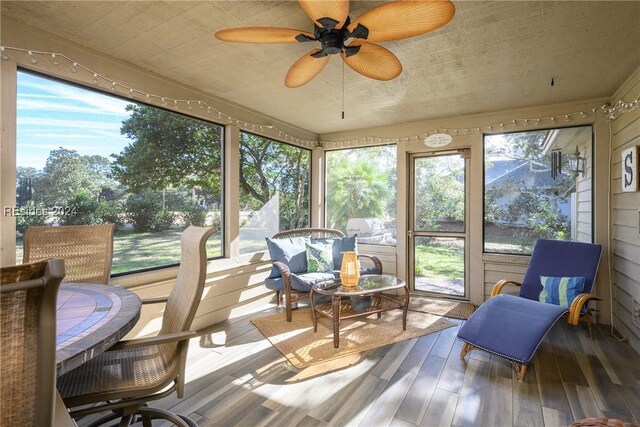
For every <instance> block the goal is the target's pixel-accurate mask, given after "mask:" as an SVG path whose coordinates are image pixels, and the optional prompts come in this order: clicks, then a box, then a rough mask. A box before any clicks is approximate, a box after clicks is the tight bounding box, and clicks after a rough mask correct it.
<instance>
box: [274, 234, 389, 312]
mask: <svg viewBox="0 0 640 427" xmlns="http://www.w3.org/2000/svg"><path fill="white" fill-rule="evenodd" d="M306 243H321V244H324V245H330V246H331V249H332V261H333V269H331V270H329V271H323V272H308V271H307V246H306ZM267 247H268V249H269V254H270V256H271V261H272V262H273V267H272V269H271V274H270V275H269V277H268V278H267V279H265V282H264V283H265V286H266V287H267V288H269V289H272V290H274V291H275V292H276V301H277V304H278V305H280V302H281V300H282V297H284V305H285V309H286V318H287V322H290V321H291V308H292V303H293V302H294V300H295V301H297V300H299V299H300V298H301V297H304V296H308V294H309V291H311V288H312V287H313V285H314V284H316V283H318V282H320V281H324V280H328V279H334V278H338V277H339V275H340V267H341V266H342V252H346V251H357V241H356V236H345V235H344V234H343V233H342V232H341V231H339V230H332V229H327V228H299V229H295V230H287V231H283V232H281V233H278V234H276V235H275V236H273V238H267ZM358 258H366V259H368V260H369V261H370V262H371V263H372V264H373V266H371V267H361V269H360V274H362V275H365V274H382V263H381V262H380V260H379V259H378V258H377V257H375V256H369V255H358Z"/></svg>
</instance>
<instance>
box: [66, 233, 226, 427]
mask: <svg viewBox="0 0 640 427" xmlns="http://www.w3.org/2000/svg"><path fill="white" fill-rule="evenodd" d="M213 231H214V229H213V228H211V227H196V226H190V227H188V228H187V229H186V230H185V231H184V232H183V233H182V236H181V238H180V241H181V248H182V254H181V262H180V267H179V269H178V277H177V278H176V281H175V284H174V285H173V288H172V289H171V293H170V294H169V297H168V298H164V299H161V298H157V299H156V301H155V302H160V300H162V302H165V303H166V305H165V309H164V315H163V318H162V327H161V328H160V332H159V333H158V335H157V336H154V337H148V338H137V339H133V340H128V341H120V342H119V343H117V344H116V345H115V346H113V347H111V348H110V349H109V350H107V351H105V352H104V353H102V354H100V355H98V356H96V357H94V358H93V359H91V360H89V361H88V362H87V363H85V364H83V365H81V366H79V367H78V368H76V369H74V370H72V371H70V372H68V373H66V374H64V375H62V376H61V377H60V378H58V390H59V392H60V395H61V396H62V399H63V400H64V403H65V405H66V406H67V407H69V408H71V416H72V417H73V418H78V417H82V416H85V415H87V414H91V413H100V412H108V411H109V412H110V411H112V412H110V413H108V414H106V415H104V416H103V418H101V419H99V420H97V421H95V422H94V424H92V425H98V424H99V423H105V422H108V421H111V420H114V419H116V418H121V421H120V424H119V425H120V426H128V425H130V424H131V423H134V422H137V421H138V417H137V415H140V417H141V418H142V421H143V423H144V425H145V426H146V425H151V424H150V423H151V420H152V419H155V418H163V419H165V420H169V421H171V422H172V423H174V424H175V425H177V426H183V427H185V426H187V427H188V426H197V424H196V423H194V422H193V421H192V420H190V419H189V418H187V417H185V416H182V415H176V414H173V413H171V412H169V411H165V410H161V409H157V408H151V407H149V406H147V402H150V401H153V400H157V399H161V398H163V397H165V396H169V395H170V394H172V393H173V392H174V391H176V392H177V395H178V398H182V397H183V395H184V381H185V364H186V359H187V350H188V347H189V339H190V338H194V337H196V336H197V333H196V332H193V331H190V330H189V329H190V328H191V323H192V321H193V318H194V317H195V314H196V310H197V309H198V305H199V304H200V299H201V298H202V293H203V290H204V284H205V277H206V270H207V253H206V242H207V239H208V238H209V236H211V234H212V233H213ZM83 405H94V406H90V407H82V408H80V406H83Z"/></svg>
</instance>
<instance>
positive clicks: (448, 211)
mask: <svg viewBox="0 0 640 427" xmlns="http://www.w3.org/2000/svg"><path fill="white" fill-rule="evenodd" d="M421 160H422V159H421ZM415 174H416V177H415V187H416V188H415V191H414V193H415V196H414V197H415V204H416V227H417V228H418V229H419V230H430V231H437V230H441V229H442V227H443V226H445V225H446V223H457V225H458V226H461V224H463V223H464V161H463V160H461V159H460V158H459V157H457V156H455V157H454V156H443V157H434V158H426V159H423V160H422V161H421V162H420V163H419V166H416V171H415ZM445 231H446V230H445Z"/></svg>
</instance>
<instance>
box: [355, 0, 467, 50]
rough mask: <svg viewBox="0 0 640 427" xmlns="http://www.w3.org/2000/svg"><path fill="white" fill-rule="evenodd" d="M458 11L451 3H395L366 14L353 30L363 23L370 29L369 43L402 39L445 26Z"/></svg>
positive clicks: (367, 38)
mask: <svg viewBox="0 0 640 427" xmlns="http://www.w3.org/2000/svg"><path fill="white" fill-rule="evenodd" d="M455 11H456V8H455V6H454V5H453V3H451V2H450V1H412V0H405V1H394V2H392V3H387V4H383V5H382V6H379V7H376V8H375V9H371V10H370V11H368V12H366V13H364V14H363V15H361V16H360V17H358V18H357V19H356V20H355V21H353V22H352V23H351V24H350V25H349V31H353V30H354V29H355V28H356V27H357V26H358V24H361V25H363V26H365V27H366V28H367V29H368V30H369V35H368V36H367V37H366V40H367V41H369V42H383V41H388V40H399V39H404V38H407V37H414V36H418V35H420V34H424V33H426V32H429V31H433V30H435V29H436V28H439V27H441V26H443V25H444V24H446V23H447V22H449V21H450V20H451V18H453V14H454V13H455Z"/></svg>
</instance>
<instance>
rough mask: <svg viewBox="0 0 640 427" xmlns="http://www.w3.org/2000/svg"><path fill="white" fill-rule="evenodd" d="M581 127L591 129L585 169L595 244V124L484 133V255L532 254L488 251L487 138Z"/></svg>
mask: <svg viewBox="0 0 640 427" xmlns="http://www.w3.org/2000/svg"><path fill="white" fill-rule="evenodd" d="M581 127H590V128H591V132H590V133H591V146H590V148H591V161H590V162H589V164H588V165H587V164H585V169H587V168H588V169H589V170H590V171H591V177H590V178H591V181H592V184H591V204H590V205H591V241H590V242H589V243H594V241H595V233H594V231H595V223H594V221H595V209H594V208H595V197H594V196H595V185H594V183H595V179H596V175H595V168H594V165H595V164H596V152H595V147H596V135H595V129H594V127H595V123H592V122H590V123H585V124H577V125H572V126H555V127H544V128H534V129H527V130H513V131H509V132H483V133H482V253H483V254H487V255H499V256H531V253H512V252H495V251H487V250H486V249H485V248H486V227H485V215H486V203H485V185H486V182H485V180H486V173H485V172H486V169H485V164H486V160H485V155H486V142H485V141H486V138H487V137H489V136H496V135H511V134H515V133H529V132H545V131H553V130H562V129H573V128H581Z"/></svg>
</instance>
